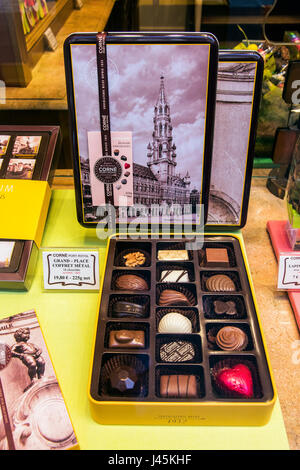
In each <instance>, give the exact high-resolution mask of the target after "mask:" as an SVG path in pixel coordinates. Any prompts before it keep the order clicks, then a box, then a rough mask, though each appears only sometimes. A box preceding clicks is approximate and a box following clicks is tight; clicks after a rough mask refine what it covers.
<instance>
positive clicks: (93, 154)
mask: <svg viewBox="0 0 300 470" xmlns="http://www.w3.org/2000/svg"><path fill="white" fill-rule="evenodd" d="M97 37H98V35H97V34H96V33H88V34H87V33H78V34H73V35H71V36H70V37H69V38H67V40H66V42H65V45H64V52H65V68H66V82H67V92H68V105H69V112H70V124H71V137H72V148H73V158H74V178H75V191H76V205H77V217H78V221H79V222H80V223H81V224H82V225H84V226H85V227H95V226H99V225H98V224H99V223H100V224H101V222H105V224H106V223H107V220H105V214H106V212H105V211H103V207H105V204H106V202H107V199H106V198H107V197H108V196H110V201H113V207H114V208H116V211H115V213H114V215H113V216H112V217H111V218H112V219H114V220H115V224H116V229H117V230H119V229H120V227H121V226H122V227H124V226H127V227H128V226H129V225H130V223H131V222H132V223H137V220H138V217H140V215H141V213H140V212H137V208H138V207H140V206H142V207H143V208H144V209H143V210H144V212H142V216H144V215H145V214H146V218H147V216H148V215H150V217H151V216H152V215H153V211H152V210H151V208H152V206H153V205H154V206H155V207H156V208H158V212H155V213H154V216H155V217H156V220H157V221H158V223H159V224H162V226H163V219H164V215H165V214H166V215H168V214H170V207H171V208H173V207H174V206H175V207H176V210H178V208H179V212H180V213H181V214H184V213H185V211H186V209H185V206H189V210H191V212H192V213H193V214H195V213H196V216H194V215H193V216H192V223H193V224H197V223H198V222H199V224H200V223H201V221H202V224H203V222H205V221H206V220H207V214H208V199H209V189H210V171H211V157H212V147H213V129H214V114H215V99H216V79H217V67H218V42H217V40H216V38H215V37H214V36H213V35H211V34H209V33H155V34H154V33H108V34H107V36H106V64H107V85H108V97H109V100H108V102H109V116H110V129H111V135H112V148H111V153H112V155H109V158H108V159H107V158H106V160H104V159H103V156H104V155H103V152H102V153H101V142H102V143H103V138H102V140H101V138H100V135H101V133H100V126H101V125H102V124H103V122H102V120H103V116H102V114H101V112H100V109H101V106H99V98H101V96H100V95H101V87H100V88H99V57H98V60H97V53H96V51H97V50H99V49H98V48H97V47H96V46H97ZM97 65H98V68H97ZM99 89H100V93H99ZM122 133H123V134H122ZM124 136H125V137H124ZM123 137H124V139H125V141H126V142H125V143H124V141H123V140H122V139H123ZM126 139H127V140H126ZM123 144H124V145H123ZM122 145H123V146H122ZM124 149H125V150H124ZM121 196H122V197H124V196H125V197H126V201H127V204H122V202H123V200H124V199H122V197H121ZM198 205H199V206H201V209H202V210H201V217H197V209H195V208H196V206H197V207H198ZM124 206H125V208H126V217H127V218H126V217H125V219H126V220H125V222H124V211H121V210H120V207H124ZM121 212H122V214H121ZM186 212H188V211H186ZM99 214H100V215H99ZM181 214H180V215H181ZM177 215H178V214H177ZM173 216H174V213H172V212H171V217H173ZM142 218H144V217H142ZM171 224H172V221H171ZM149 227H150V230H151V225H150V226H149ZM162 230H164V229H162ZM168 230H169V227H168Z"/></svg>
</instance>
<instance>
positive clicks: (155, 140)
mask: <svg viewBox="0 0 300 470" xmlns="http://www.w3.org/2000/svg"><path fill="white" fill-rule="evenodd" d="M153 124H154V130H153V133H152V143H151V142H149V144H148V147H147V150H148V151H147V157H148V163H147V165H148V167H149V168H150V169H151V171H152V172H153V174H154V175H155V176H156V178H157V179H158V180H159V181H160V182H161V183H167V184H172V180H173V178H174V176H175V167H176V165H177V163H176V145H175V143H174V142H173V136H172V130H173V128H172V123H171V115H170V106H169V103H168V100H167V97H166V91H165V82H164V76H163V75H161V77H160V89H159V94H158V98H157V101H156V104H155V107H154V117H153Z"/></svg>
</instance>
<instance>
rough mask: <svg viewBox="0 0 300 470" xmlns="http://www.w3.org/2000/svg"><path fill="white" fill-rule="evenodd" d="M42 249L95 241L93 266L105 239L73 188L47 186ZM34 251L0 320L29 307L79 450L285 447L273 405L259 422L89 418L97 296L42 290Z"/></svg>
mask: <svg viewBox="0 0 300 470" xmlns="http://www.w3.org/2000/svg"><path fill="white" fill-rule="evenodd" d="M42 246H43V247H49V248H50V247H62V248H69V247H78V248H88V247H95V246H96V247H98V248H99V250H100V263H101V265H100V270H102V269H103V265H104V253H105V247H106V243H105V242H103V241H99V240H98V239H97V237H96V231H95V229H85V228H83V227H81V225H80V224H79V223H78V222H77V218H76V210H75V197H74V191H73V190H66V189H63V190H54V191H53V195H52V201H51V205H50V210H49V215H48V220H47V225H46V229H45V233H44V238H43V244H42ZM42 282H43V272H42V259H41V254H40V257H39V262H38V267H37V271H36V275H35V279H34V282H33V285H32V287H31V289H30V291H29V292H25V293H22V292H3V291H0V318H5V317H7V316H9V315H14V314H16V313H19V312H23V311H26V310H30V309H33V308H34V309H35V310H36V312H37V315H38V317H39V320H40V324H41V327H42V330H43V333H44V336H45V340H46V343H47V345H48V349H49V352H50V355H51V357H52V360H53V364H54V368H55V370H56V374H57V377H58V380H59V383H60V386H61V389H62V392H63V395H64V397H65V400H66V402H67V406H68V409H69V412H70V416H71V419H72V422H73V425H74V428H75V432H76V435H77V438H78V441H79V444H80V447H81V449H84V450H89V449H111V450H123V449H134V450H143V449H146V450H147V449H149V450H160V449H165V450H168V449H172V450H176V449H178V450H193V449H196V450H204V449H205V450H212V449H220V450H229V449H234V450H238V449H242V450H247V449H250V450H275V449H277V450H287V449H289V444H288V440H287V436H286V432H285V427H284V422H283V418H282V414H281V409H280V404H279V402H278V400H277V402H276V405H275V408H274V411H273V414H272V418H271V420H270V422H269V423H268V424H267V425H266V426H261V427H207V426H203V427H201V426H169V427H166V426H162V427H159V426H104V425H99V424H97V423H96V422H94V421H93V420H92V418H91V416H90V410H89V401H88V395H87V390H88V376H89V367H90V360H91V356H92V348H93V344H92V343H93V337H94V329H95V325H96V320H97V305H98V300H99V299H98V298H99V294H98V293H97V292H96V293H91V292H87V293H85V292H68V291H59V292H51V291H47V292H45V291H43V283H42Z"/></svg>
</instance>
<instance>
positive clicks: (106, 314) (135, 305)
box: [89, 234, 276, 426]
mask: <svg viewBox="0 0 300 470" xmlns="http://www.w3.org/2000/svg"><path fill="white" fill-rule="evenodd" d="M187 242H191V240H188V239H184V238H182V236H180V237H179V238H178V239H176V235H174V238H172V239H166V238H165V237H164V238H163V239H159V240H151V239H147V240H146V239H140V240H138V241H137V240H136V239H135V240H129V239H127V240H126V241H125V242H124V239H122V237H121V238H119V237H118V236H117V237H111V238H110V239H109V242H108V247H107V258H106V268H105V276H104V279H103V283H102V288H101V301H100V305H99V318H98V320H97V327H96V333H95V345H94V354H93V358H92V365H91V378H90V392H89V398H90V402H91V410H92V415H93V417H94V419H95V420H96V421H99V422H100V423H102V424H157V425H169V424H172V425H222V426H225V425H262V424H265V423H266V422H267V421H268V420H269V418H270V415H271V411H272V408H273V405H274V402H275V394H276V392H275V389H274V385H273V381H272V375H271V372H270V368H269V364H268V358H267V353H266V350H265V345H264V340H263V336H262V333H261V330H260V324H259V319H258V316H257V311H256V305H255V299H254V296H253V292H252V285H251V281H250V278H249V276H250V275H249V269H248V266H247V263H246V260H245V253H244V246H243V240H242V237H241V235H234V234H233V235H228V234H220V235H218V234H206V235H204V243H203V246H202V248H200V249H194V248H193V249H191V250H188V249H187V250H186V248H187V247H188V245H187ZM125 246H126V250H124V247H125ZM209 249H217V250H224V252H225V253H226V257H227V265H226V267H224V265H223V266H215V265H213V266H211V264H210V261H208V260H207V257H206V254H207V250H209ZM162 250H163V251H165V250H171V251H172V253H173V254H174V253H176V252H177V251H178V250H184V251H185V250H186V252H187V260H182V259H179V260H178V259H173V260H171V261H168V260H159V259H158V254H159V253H161V251H162ZM129 252H131V253H133V252H143V253H147V255H148V256H147V258H145V263H144V265H139V266H131V267H129V266H126V265H124V263H123V262H122V259H121V258H122V257H123V258H124V259H125V256H126V255H127V254H128V253H129ZM175 258H176V257H175ZM183 271H185V273H186V274H187V276H188V279H184V280H183V281H182V282H179V281H177V282H175V279H173V282H167V281H163V282H162V278H163V276H162V273H165V272H169V273H177V279H178V275H179V276H180V275H182V272H183ZM128 275H133V276H134V281H135V282H132V283H130V281H129V279H128ZM121 276H125V277H124V283H122V282H120V280H122V279H123V278H122V277H121ZM137 278H138V282H136V279H137ZM218 278H219V281H218V280H216V281H215V279H218ZM140 281H142V282H141V285H140V284H139V283H140ZM224 281H225V283H224ZM222 283H223V284H222ZM228 283H229V284H228ZM171 291H172V292H171ZM166 293H167V295H164V294H166ZM162 294H163V297H161V295H162ZM174 294H175V297H174ZM172 296H173V298H172ZM162 299H163V300H162ZM174 313H175V318H174ZM220 330H221V333H219V331H220ZM116 332H118V334H117V336H116ZM137 332H142V334H143V341H142V343H141V342H137V343H136V342H135V341H134V338H135V337H136V336H137ZM112 333H113V334H114V338H117V341H113V342H111V341H110V338H111V335H112ZM236 333H237V336H235V334H236ZM219 337H221V340H220V338H219ZM240 337H242V339H243V341H241V340H240ZM118 338H119V341H118ZM162 348H164V349H163V350H162ZM163 352H164V354H165V355H163ZM239 367H242V368H245V371H242V372H241V373H240V372H239V369H238V368H239ZM218 374H219V375H218ZM222 374H227V377H225V378H224V377H223V378H224V383H225V385H224V384H223V382H222ZM249 376H250V379H249ZM183 377H184V378H185V380H187V381H188V380H190V381H192V380H193V381H194V387H193V386H192V385H191V386H190V387H191V389H189V386H188V385H187V384H186V383H184V384H183V385H182V389H181V385H180V383H179V382H178V381H179V380H184V379H183ZM163 380H167V381H168V382H169V390H170V391H169V392H166V391H165V390H163V384H162V381H163ZM172 380H174V381H176V390H175V392H174V390H173V388H172V387H173V385H174V384H173V385H172V382H171V381H172ZM226 380H227V382H226ZM249 388H250V389H251V390H250V392H249ZM168 393H169V394H168Z"/></svg>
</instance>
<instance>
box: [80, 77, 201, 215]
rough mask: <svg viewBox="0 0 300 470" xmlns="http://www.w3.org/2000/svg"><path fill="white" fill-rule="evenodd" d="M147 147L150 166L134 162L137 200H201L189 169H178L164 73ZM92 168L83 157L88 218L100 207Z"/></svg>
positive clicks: (164, 202) (165, 203)
mask: <svg viewBox="0 0 300 470" xmlns="http://www.w3.org/2000/svg"><path fill="white" fill-rule="evenodd" d="M145 150H146V151H145V153H146V160H147V162H145V163H146V166H143V165H140V164H138V163H133V193H134V204H135V205H136V204H140V205H144V206H151V205H153V204H156V205H157V204H159V205H160V206H170V205H172V204H173V205H175V204H176V205H180V206H183V205H184V204H192V205H195V204H198V203H199V199H200V196H199V192H198V191H197V190H196V189H193V190H191V178H190V175H189V173H188V171H187V172H186V173H185V175H184V176H182V175H180V174H178V173H177V172H176V166H177V161H176V159H177V153H176V145H175V143H174V141H173V127H172V122H171V112H170V106H169V103H168V100H167V97H166V91H165V79H164V76H163V75H162V76H161V77H160V88H159V94H158V99H157V101H156V104H155V106H154V116H153V132H152V140H151V141H150V142H149V144H148V146H147V148H146V149H145ZM181 158H182V157H181ZM89 172H90V168H89V163H88V161H87V160H86V161H83V160H81V175H82V183H83V193H84V205H85V219H86V220H89V219H95V218H96V217H95V214H96V207H93V206H92V202H91V201H92V198H91V188H90V178H89Z"/></svg>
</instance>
